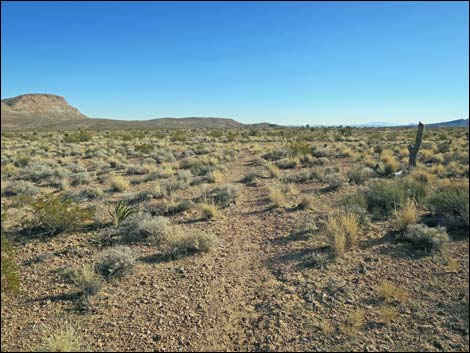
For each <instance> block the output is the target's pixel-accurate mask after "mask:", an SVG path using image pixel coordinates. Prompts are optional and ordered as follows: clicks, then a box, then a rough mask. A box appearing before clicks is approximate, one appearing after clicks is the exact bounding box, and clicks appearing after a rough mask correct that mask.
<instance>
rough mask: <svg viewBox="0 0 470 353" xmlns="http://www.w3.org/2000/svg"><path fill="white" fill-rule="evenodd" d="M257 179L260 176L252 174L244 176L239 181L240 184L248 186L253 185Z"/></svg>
mask: <svg viewBox="0 0 470 353" xmlns="http://www.w3.org/2000/svg"><path fill="white" fill-rule="evenodd" d="M259 177H260V176H259V175H258V173H255V172H253V173H250V174H247V175H245V176H244V177H243V179H242V180H241V182H242V183H244V184H248V185H254V184H256V182H257V181H258V178H259Z"/></svg>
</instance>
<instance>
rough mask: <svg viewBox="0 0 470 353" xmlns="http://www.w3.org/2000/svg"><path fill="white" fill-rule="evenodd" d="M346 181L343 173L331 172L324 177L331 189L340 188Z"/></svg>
mask: <svg viewBox="0 0 470 353" xmlns="http://www.w3.org/2000/svg"><path fill="white" fill-rule="evenodd" d="M345 181H346V179H345V177H344V176H343V174H341V173H330V174H327V175H325V177H324V178H323V182H325V183H326V184H328V187H329V188H330V189H338V188H340V187H341V186H342V185H343V184H344V182H345Z"/></svg>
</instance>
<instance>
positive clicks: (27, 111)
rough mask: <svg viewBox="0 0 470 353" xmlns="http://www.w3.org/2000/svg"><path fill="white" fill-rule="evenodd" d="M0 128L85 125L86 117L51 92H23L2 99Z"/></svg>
mask: <svg viewBox="0 0 470 353" xmlns="http://www.w3.org/2000/svg"><path fill="white" fill-rule="evenodd" d="M1 107H2V108H1V109H2V110H1V113H2V120H1V121H2V129H5V130H10V129H36V128H54V127H57V126H69V128H73V127H86V126H88V120H89V119H88V117H87V116H85V115H83V114H82V113H80V111H79V110H78V109H76V108H74V107H72V106H71V105H69V104H68V103H67V101H66V100H65V99H64V97H61V96H56V95H53V94H23V95H21V96H17V97H13V98H7V99H2V104H1Z"/></svg>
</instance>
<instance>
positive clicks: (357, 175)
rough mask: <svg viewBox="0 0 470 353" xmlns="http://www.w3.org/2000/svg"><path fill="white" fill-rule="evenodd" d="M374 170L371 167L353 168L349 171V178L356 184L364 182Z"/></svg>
mask: <svg viewBox="0 0 470 353" xmlns="http://www.w3.org/2000/svg"><path fill="white" fill-rule="evenodd" d="M373 173H374V171H373V170H372V169H370V168H362V169H352V170H350V171H349V172H348V174H347V175H348V179H349V181H350V182H352V183H354V184H362V183H364V181H366V180H367V179H369V178H370V177H371V176H372V175H373Z"/></svg>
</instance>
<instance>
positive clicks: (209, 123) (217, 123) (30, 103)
mask: <svg viewBox="0 0 470 353" xmlns="http://www.w3.org/2000/svg"><path fill="white" fill-rule="evenodd" d="M1 123H2V129H3V130H22V129H40V130H58V129H60V130H63V129H77V128H87V129H109V130H111V129H139V128H141V129H152V128H191V129H193V128H246V127H253V128H270V127H276V126H277V125H275V124H270V123H258V124H242V123H240V122H238V121H236V120H234V119H230V118H218V117H187V118H159V119H150V120H114V119H97V118H90V117H88V116H86V115H84V114H82V113H81V112H80V111H79V110H78V109H77V108H75V107H72V106H71V105H69V104H68V103H67V101H66V100H65V98H64V97H61V96H57V95H54V94H43V93H35V94H23V95H20V96H17V97H13V98H7V99H2V102H1Z"/></svg>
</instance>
